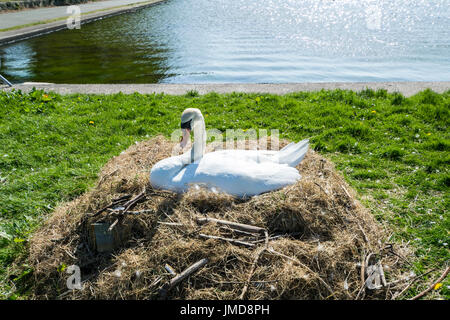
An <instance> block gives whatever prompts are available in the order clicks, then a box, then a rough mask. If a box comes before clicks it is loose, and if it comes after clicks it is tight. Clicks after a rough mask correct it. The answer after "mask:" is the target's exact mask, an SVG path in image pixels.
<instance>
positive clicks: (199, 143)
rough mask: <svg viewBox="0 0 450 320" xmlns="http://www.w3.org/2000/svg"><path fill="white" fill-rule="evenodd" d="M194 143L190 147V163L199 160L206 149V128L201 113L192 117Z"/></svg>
mask: <svg viewBox="0 0 450 320" xmlns="http://www.w3.org/2000/svg"><path fill="white" fill-rule="evenodd" d="M192 131H193V132H194V144H193V145H192V148H191V163H192V162H195V161H199V160H200V159H201V158H202V157H203V155H204V154H205V150H206V129H205V119H204V118H203V115H202V114H201V113H200V114H197V115H196V117H195V118H194V119H193V128H192Z"/></svg>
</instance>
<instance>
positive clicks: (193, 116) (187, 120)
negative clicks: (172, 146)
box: [180, 108, 203, 148]
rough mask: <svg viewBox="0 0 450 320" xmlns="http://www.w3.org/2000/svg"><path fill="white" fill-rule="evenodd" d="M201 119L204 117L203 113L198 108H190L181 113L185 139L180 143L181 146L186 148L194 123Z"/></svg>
mask: <svg viewBox="0 0 450 320" xmlns="http://www.w3.org/2000/svg"><path fill="white" fill-rule="evenodd" d="M200 119H203V115H202V113H201V112H200V110H199V109H197V108H188V109H186V110H184V111H183V113H182V114H181V131H182V133H183V139H182V140H181V143H180V146H181V148H184V147H185V146H186V144H187V143H188V141H189V138H190V136H191V131H192V129H193V128H194V125H195V123H196V121H197V120H200Z"/></svg>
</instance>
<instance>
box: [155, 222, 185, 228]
mask: <svg viewBox="0 0 450 320" xmlns="http://www.w3.org/2000/svg"><path fill="white" fill-rule="evenodd" d="M157 223H158V224H164V225H166V226H176V227H182V226H184V224H182V223H178V222H163V221H158V222H157Z"/></svg>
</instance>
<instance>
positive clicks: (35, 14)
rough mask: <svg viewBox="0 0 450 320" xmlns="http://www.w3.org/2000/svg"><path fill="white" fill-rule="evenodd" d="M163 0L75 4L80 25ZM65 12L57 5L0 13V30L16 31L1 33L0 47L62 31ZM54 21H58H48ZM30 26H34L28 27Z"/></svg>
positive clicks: (64, 25)
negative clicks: (77, 8) (43, 34)
mask: <svg viewBox="0 0 450 320" xmlns="http://www.w3.org/2000/svg"><path fill="white" fill-rule="evenodd" d="M163 1H164V0H105V1H96V2H90V3H85V4H78V5H77V6H79V7H80V10H81V19H80V20H81V24H84V23H88V22H91V21H95V20H97V19H100V18H104V17H108V16H112V15H117V14H121V13H125V12H128V11H134V10H136V9H138V8H143V7H147V6H150V5H154V4H156V3H159V2H163ZM66 10H67V6H59V7H51V8H37V9H29V10H22V11H17V12H6V13H0V30H2V29H9V28H16V29H14V30H10V31H2V32H0V45H1V44H5V43H10V42H14V41H18V40H21V39H24V38H27V37H31V36H36V35H39V34H42V33H47V32H51V31H57V30H61V29H65V28H66V27H67V26H66V20H67V18H69V16H70V15H71V14H68V13H67V12H66ZM55 19H58V20H57V21H53V22H48V21H52V20H55ZM30 24H36V25H33V26H29V25H30ZM27 25H28V26H27Z"/></svg>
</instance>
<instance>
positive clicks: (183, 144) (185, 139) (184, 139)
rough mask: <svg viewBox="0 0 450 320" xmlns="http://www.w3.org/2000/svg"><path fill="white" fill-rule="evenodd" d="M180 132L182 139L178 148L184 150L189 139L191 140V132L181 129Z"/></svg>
mask: <svg viewBox="0 0 450 320" xmlns="http://www.w3.org/2000/svg"><path fill="white" fill-rule="evenodd" d="M181 132H182V133H183V137H182V138H181V142H180V147H181V148H184V147H186V145H187V143H188V141H189V139H190V138H191V130H189V129H181Z"/></svg>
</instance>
